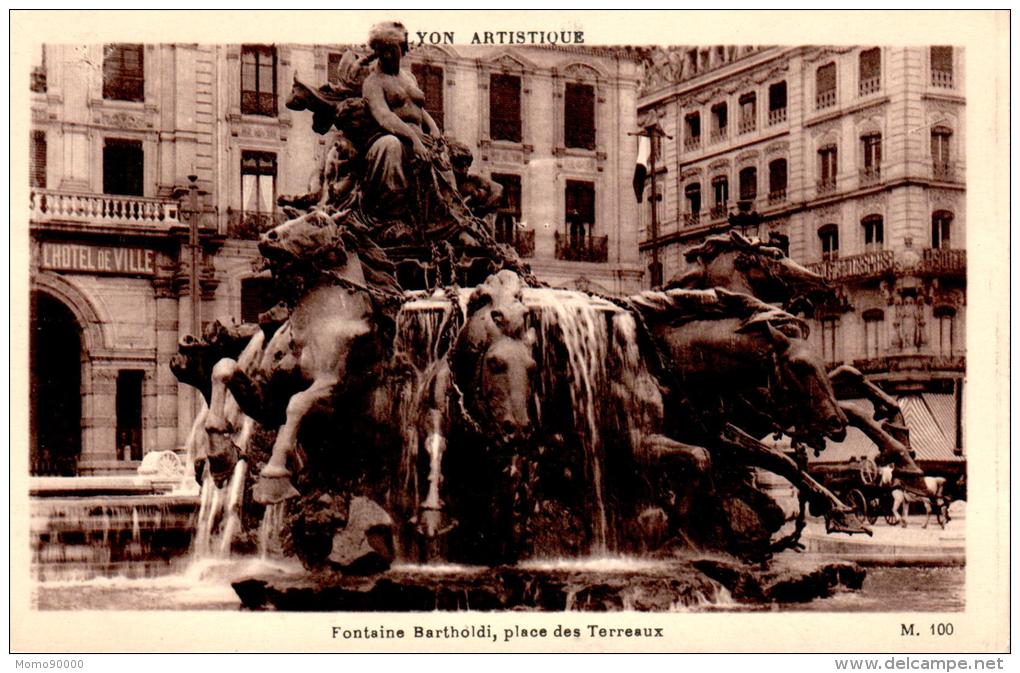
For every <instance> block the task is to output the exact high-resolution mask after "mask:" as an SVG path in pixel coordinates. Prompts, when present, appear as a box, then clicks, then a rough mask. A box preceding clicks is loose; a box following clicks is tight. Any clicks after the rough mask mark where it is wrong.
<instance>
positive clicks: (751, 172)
mask: <svg viewBox="0 0 1020 673" xmlns="http://www.w3.org/2000/svg"><path fill="white" fill-rule="evenodd" d="M757 196H758V169H757V168H755V167H754V166H748V167H747V168H742V169H741V170H740V200H741V201H754V199H755V198H756V197H757Z"/></svg>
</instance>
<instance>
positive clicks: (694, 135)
mask: <svg viewBox="0 0 1020 673" xmlns="http://www.w3.org/2000/svg"><path fill="white" fill-rule="evenodd" d="M684 131H685V133H684V148H685V149H689V150H690V149H695V148H697V147H698V146H699V145H701V115H700V114H698V113H697V112H692V113H690V114H689V115H687V116H686V117H684Z"/></svg>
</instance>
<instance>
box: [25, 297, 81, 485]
mask: <svg viewBox="0 0 1020 673" xmlns="http://www.w3.org/2000/svg"><path fill="white" fill-rule="evenodd" d="M30 324H31V336H30V345H29V367H30V376H31V379H30V381H29V389H30V391H31V392H30V404H31V410H30V412H29V416H30V421H29V423H30V432H31V444H32V455H31V468H30V469H31V472H32V474H35V475H74V474H75V471H76V469H77V465H78V457H79V456H80V455H81V406H82V386H81V366H82V361H81V358H82V334H81V326H80V325H79V324H78V321H77V320H76V319H75V316H74V314H73V313H72V312H71V309H69V308H68V307H67V306H66V305H65V304H64V303H63V302H61V301H60V300H59V299H56V298H54V297H52V296H50V295H48V294H46V293H45V292H33V293H32V307H31V317H30Z"/></svg>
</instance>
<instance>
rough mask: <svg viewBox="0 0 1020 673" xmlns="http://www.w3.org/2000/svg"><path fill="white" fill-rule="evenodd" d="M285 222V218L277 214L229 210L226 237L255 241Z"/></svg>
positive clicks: (281, 214)
mask: <svg viewBox="0 0 1020 673" xmlns="http://www.w3.org/2000/svg"><path fill="white" fill-rule="evenodd" d="M286 221H287V216H286V215H284V214H283V213H279V212H268V213H259V212H250V211H244V210H231V211H229V213H228V217H227V236H229V237H230V238H240V239H243V240H248V241H255V240H258V238H259V236H261V235H262V234H264V233H265V232H267V231H269V230H270V229H272V228H273V227H275V226H276V225H278V224H283V223H284V222H286Z"/></svg>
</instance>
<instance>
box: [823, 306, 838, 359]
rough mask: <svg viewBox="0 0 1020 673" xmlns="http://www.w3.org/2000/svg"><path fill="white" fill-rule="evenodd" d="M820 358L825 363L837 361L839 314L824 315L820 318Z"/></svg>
mask: <svg viewBox="0 0 1020 673" xmlns="http://www.w3.org/2000/svg"><path fill="white" fill-rule="evenodd" d="M820 322H821V326H822V329H821V337H822V358H823V359H824V360H825V363H826V364H831V363H834V362H836V361H837V358H836V350H837V346H838V344H839V316H838V315H835V316H826V317H824V318H822V319H821V321H820Z"/></svg>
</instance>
